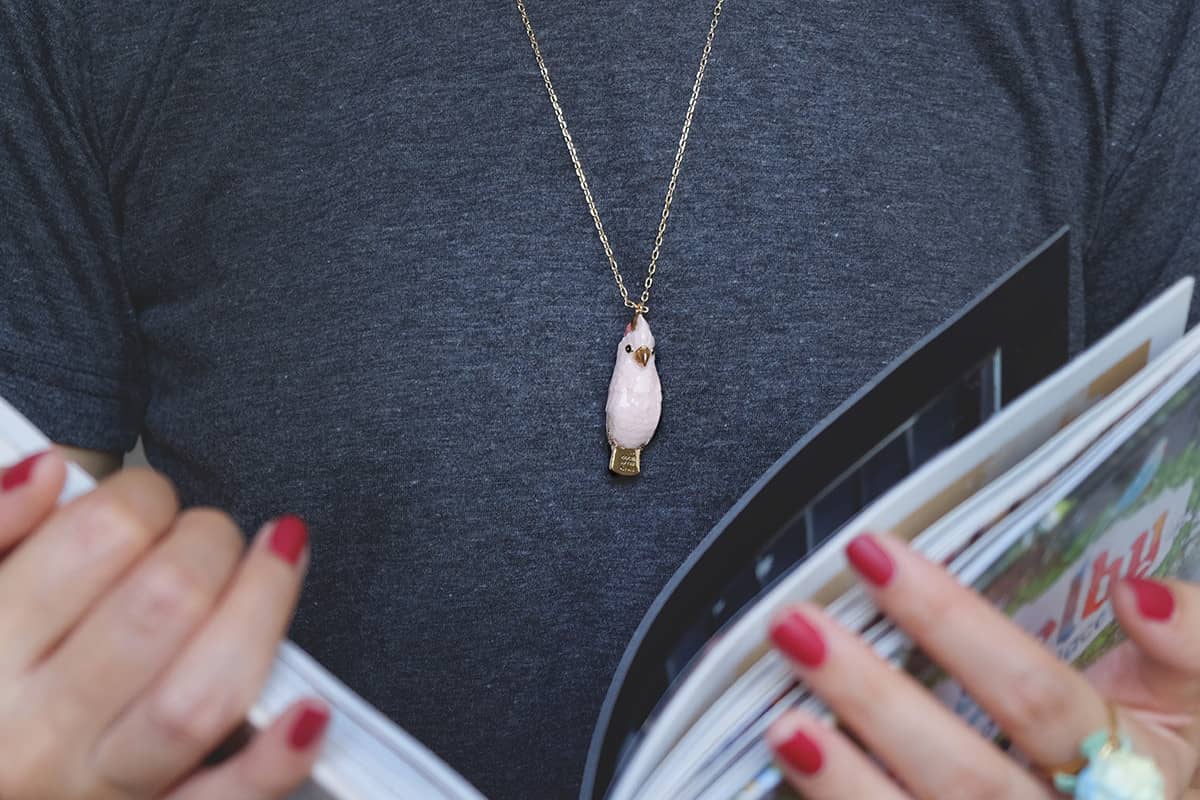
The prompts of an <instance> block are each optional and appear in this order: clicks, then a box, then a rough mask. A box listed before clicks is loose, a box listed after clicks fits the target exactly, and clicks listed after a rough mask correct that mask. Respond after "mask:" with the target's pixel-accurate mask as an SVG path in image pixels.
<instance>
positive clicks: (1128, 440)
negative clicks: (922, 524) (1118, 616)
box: [926, 360, 1200, 734]
mask: <svg viewBox="0 0 1200 800" xmlns="http://www.w3.org/2000/svg"><path fill="white" fill-rule="evenodd" d="M1197 373H1200V360H1197V361H1193V362H1192V364H1191V365H1190V366H1189V367H1188V368H1187V369H1185V370H1183V371H1181V373H1179V374H1178V375H1177V376H1176V380H1175V381H1173V382H1172V384H1177V383H1184V385H1183V386H1182V387H1176V386H1174V385H1172V386H1169V387H1166V388H1168V389H1173V390H1174V391H1172V392H1170V394H1169V398H1167V399H1166V400H1165V403H1162V404H1161V405H1160V407H1159V408H1157V409H1155V408H1154V407H1153V406H1150V405H1149V404H1148V407H1147V408H1146V409H1139V410H1140V411H1142V412H1143V413H1142V414H1140V415H1139V416H1140V417H1148V419H1145V420H1142V419H1134V420H1131V421H1130V424H1129V425H1128V426H1126V427H1134V423H1140V425H1138V426H1137V427H1136V430H1134V431H1132V432H1130V433H1129V434H1128V435H1127V437H1124V438H1123V441H1121V443H1120V444H1119V446H1115V447H1111V448H1109V449H1110V451H1111V452H1110V453H1109V454H1107V455H1105V454H1103V453H1097V454H1094V455H1093V458H1091V459H1089V460H1088V461H1085V462H1083V463H1081V464H1080V465H1079V466H1078V468H1077V469H1075V470H1073V471H1072V474H1069V475H1066V476H1064V480H1063V481H1061V482H1060V483H1059V484H1058V485H1056V486H1055V487H1054V491H1053V492H1052V493H1049V494H1048V496H1047V497H1046V498H1045V499H1044V500H1043V502H1041V503H1039V504H1038V506H1037V507H1034V508H1031V509H1029V511H1027V512H1026V513H1025V514H1024V515H1022V516H1023V517H1024V519H1022V520H1020V522H1021V523H1023V524H1019V525H1014V526H1012V527H1013V530H1011V531H1009V532H1007V534H1006V536H1005V537H1004V539H1003V540H1002V541H999V542H997V543H995V544H994V545H992V546H991V547H988V548H985V549H984V551H983V552H982V553H981V554H980V555H979V556H978V560H979V567H978V571H980V572H981V573H982V574H981V575H979V577H977V578H976V579H974V580H973V581H972V585H973V586H974V588H975V589H976V590H977V591H979V592H980V593H982V594H983V595H984V596H985V597H987V598H988V599H989V600H991V601H992V602H993V603H995V604H996V605H997V606H999V607H1001V608H1003V609H1004V610H1005V612H1006V613H1007V614H1008V615H1009V616H1011V617H1012V618H1013V620H1014V621H1016V622H1017V623H1018V624H1020V625H1021V627H1023V628H1024V629H1025V630H1026V631H1028V632H1029V633H1030V634H1031V635H1034V636H1036V637H1037V638H1038V639H1039V640H1041V641H1042V642H1044V643H1045V644H1046V645H1047V647H1050V648H1051V649H1053V650H1054V651H1055V653H1056V654H1057V655H1058V656H1059V658H1061V659H1063V660H1064V661H1068V662H1070V663H1072V664H1073V665H1075V666H1076V667H1077V668H1079V669H1083V670H1103V669H1105V668H1106V663H1107V662H1106V661H1105V659H1104V656H1105V654H1106V653H1108V652H1109V651H1111V650H1112V649H1113V648H1114V647H1115V646H1117V645H1118V644H1119V643H1120V642H1121V641H1122V640H1123V637H1122V634H1121V631H1120V628H1119V627H1118V626H1117V624H1116V622H1115V619H1114V616H1113V612H1112V607H1111V604H1110V603H1109V602H1108V598H1109V593H1110V592H1111V590H1112V588H1113V587H1114V586H1115V585H1116V583H1117V582H1118V581H1119V580H1121V579H1122V578H1125V577H1130V576H1133V577H1151V576H1153V577H1174V578H1180V579H1183V580H1191V581H1194V580H1198V579H1200V536H1198V535H1197V530H1196V520H1197V517H1196V515H1197V511H1200V377H1197ZM1163 394H1167V392H1163ZM1114 438H1115V437H1114ZM1097 461H1098V462H1099V463H1092V462H1097ZM932 674H933V673H932V672H930V673H927V674H926V679H927V681H929V682H931V683H936V692H937V693H938V695H939V696H940V697H942V698H943V700H945V701H946V702H947V703H948V704H949V705H950V706H951V707H952V708H954V709H955V710H956V712H958V713H959V714H960V715H961V716H964V717H965V718H967V719H969V720H971V721H972V722H974V723H975V724H976V725H977V726H978V727H980V729H982V730H984V731H986V732H989V733H992V734H995V732H996V731H995V730H994V728H993V726H992V725H991V723H990V721H988V720H987V719H986V717H984V715H983V714H982V712H980V711H979V709H978V707H976V706H975V705H974V703H973V702H972V701H971V700H970V698H969V697H967V695H966V694H965V693H964V692H962V690H961V689H960V688H959V687H958V686H957V685H956V684H954V683H952V682H950V681H934V680H932V677H931V675H932Z"/></svg>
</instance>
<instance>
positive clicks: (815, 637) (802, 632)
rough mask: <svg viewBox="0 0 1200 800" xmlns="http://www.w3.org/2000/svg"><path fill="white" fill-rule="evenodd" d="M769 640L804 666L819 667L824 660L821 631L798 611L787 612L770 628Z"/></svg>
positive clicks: (823, 643)
mask: <svg viewBox="0 0 1200 800" xmlns="http://www.w3.org/2000/svg"><path fill="white" fill-rule="evenodd" d="M771 641H772V642H774V643H775V646H776V647H778V648H779V649H780V650H782V651H783V652H784V653H785V654H787V655H788V656H789V657H790V658H793V659H795V660H796V661H799V662H800V663H801V664H803V665H804V666H806V667H819V666H821V662H823V661H824V660H825V641H824V640H823V639H822V638H821V632H820V631H818V630H817V629H816V628H815V627H813V624H812V623H811V622H809V621H808V620H806V619H805V618H804V617H803V616H802V615H801V614H800V612H798V611H791V612H788V614H787V615H785V616H784V617H783V618H782V619H780V620H779V621H778V622H776V623H775V627H773V628H771Z"/></svg>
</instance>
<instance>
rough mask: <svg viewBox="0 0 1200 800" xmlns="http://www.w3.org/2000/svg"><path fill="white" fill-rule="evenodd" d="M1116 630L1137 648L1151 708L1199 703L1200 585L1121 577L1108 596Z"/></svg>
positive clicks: (1176, 706) (1140, 674)
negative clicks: (1111, 601)
mask: <svg viewBox="0 0 1200 800" xmlns="http://www.w3.org/2000/svg"><path fill="white" fill-rule="evenodd" d="M1112 598H1113V610H1114V612H1115V613H1116V616H1117V621H1118V622H1119V623H1120V624H1121V629H1122V630H1123V631H1124V632H1125V634H1126V635H1127V636H1128V637H1129V638H1130V640H1131V641H1132V642H1133V643H1134V644H1135V645H1136V652H1137V669H1138V677H1139V678H1140V679H1141V680H1140V683H1141V685H1142V686H1143V687H1144V689H1145V690H1147V691H1148V692H1149V694H1150V695H1151V699H1152V701H1153V702H1152V703H1142V704H1141V705H1146V706H1148V707H1151V708H1166V709H1170V708H1179V709H1190V708H1195V707H1197V705H1198V703H1200V586H1195V585H1192V584H1188V583H1183V582H1181V581H1173V580H1161V581H1157V580H1148V579H1144V578H1126V579H1125V580H1123V581H1121V582H1120V583H1118V584H1117V587H1116V589H1115V590H1114V591H1113V593H1112Z"/></svg>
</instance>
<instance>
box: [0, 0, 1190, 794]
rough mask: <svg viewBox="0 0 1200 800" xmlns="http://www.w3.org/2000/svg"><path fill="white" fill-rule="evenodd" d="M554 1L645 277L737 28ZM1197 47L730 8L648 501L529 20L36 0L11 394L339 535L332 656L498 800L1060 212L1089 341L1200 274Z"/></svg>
mask: <svg viewBox="0 0 1200 800" xmlns="http://www.w3.org/2000/svg"><path fill="white" fill-rule="evenodd" d="M529 10H530V14H531V16H532V18H533V22H534V24H535V26H536V29H537V31H538V33H539V37H540V39H541V41H542V44H543V50H544V53H545V56H546V58H547V61H548V63H549V66H550V69H551V73H552V76H553V77H554V80H555V83H556V87H557V89H558V93H559V97H560V99H561V100H562V102H563V104H564V106H565V109H566V113H567V116H568V121H569V123H570V125H571V129H572V132H573V133H574V136H575V141H576V143H577V144H578V146H579V149H580V152H581V155H582V158H583V161H584V165H585V167H586V168H587V170H588V172H589V175H590V179H591V185H592V188H593V191H594V192H595V195H596V198H597V202H598V203H599V205H600V209H601V213H602V214H603V217H604V220H605V222H606V224H607V227H608V231H609V235H610V237H611V240H612V242H613V245H614V247H615V249H616V253H617V256H618V259H619V260H620V261H621V263H622V264H623V266H624V270H625V276H626V279H627V281H628V282H629V283H630V284H631V285H634V286H636V285H639V284H640V282H641V280H642V277H643V274H644V272H643V270H644V265H645V263H646V260H647V257H648V253H649V246H650V242H651V239H652V236H653V232H654V228H655V226H656V224H657V222H658V215H659V212H660V209H661V204H662V197H663V192H664V190H665V185H666V179H667V176H668V173H669V169H670V164H671V157H672V155H673V153H674V147H675V144H676V141H677V138H678V135H679V129H680V125H681V123H682V118H683V112H684V109H685V107H686V102H687V93H688V91H689V89H690V87H691V83H692V78H693V76H694V74H695V69H696V63H697V60H698V58H699V53H700V48H701V45H702V43H703V37H704V33H705V29H706V25H707V22H708V18H709V14H710V12H711V5H710V3H709V2H708V0H694V1H689V2H675V3H667V2H649V0H626V2H620V3H617V2H609V0H603V2H587V3H585V2H579V1H578V0H575V1H572V2H555V3H551V2H539V1H538V0H530V3H529ZM1198 26H1200V13H1197V10H1196V4H1195V3H1194V2H1191V1H1190V0H1161V1H1157V2H1149V1H1147V2H1140V3H1139V2H1109V3H1103V4H1101V3H1079V4H1073V3H1070V4H1069V3H1052V2H1042V1H1041V0H1026V2H1023V3H1021V2H1015V3H1010V2H971V3H939V2H917V3H895V2H892V0H865V1H864V2H855V3H844V2H843V3H839V2H822V3H812V2H797V1H796V0H758V1H757V2H755V1H753V0H730V1H729V2H728V3H727V6H726V8H725V13H724V14H723V16H722V22H721V26H720V28H719V30H718V32H717V37H716V43H715V47H714V50H713V55H712V61H711V63H710V65H709V74H708V77H707V80H706V83H705V86H704V91H703V94H702V97H701V100H700V106H699V110H698V112H697V115H696V120H695V124H694V126H693V128H692V135H691V142H690V145H689V150H688V154H687V159H686V161H685V163H684V167H683V176H682V179H681V182H680V187H679V193H678V195H677V197H676V201H675V205H674V207H673V213H672V216H671V224H670V229H669V230H668V232H667V238H666V244H665V246H664V249H663V255H662V259H661V262H660V269H659V273H658V278H657V281H656V283H655V286H654V297H653V303H652V306H653V311H652V315H651V318H650V319H651V321H652V324H653V326H654V332H655V335H656V337H657V362H658V369H659V373H660V375H661V376H662V382H663V387H664V395H665V405H664V411H663V418H662V424H661V427H660V429H659V432H658V435H657V438H656V439H655V440H654V442H653V443H652V444H651V446H650V447H649V448H648V450H647V451H646V452H645V454H644V456H643V466H644V470H645V471H644V474H643V475H642V476H641V477H640V478H638V479H636V480H619V479H616V478H614V477H612V476H610V475H609V474H608V473H607V470H606V466H607V458H608V452H607V444H606V442H605V437H604V430H603V424H604V422H603V420H604V411H603V407H604V401H605V393H606V389H607V384H608V379H609V376H610V374H611V370H612V363H613V362H612V360H613V356H614V351H615V346H616V343H617V341H618V339H619V338H620V335H621V332H622V328H623V327H624V325H625V322H626V321H627V314H626V312H625V310H624V309H623V308H622V306H621V304H620V301H619V299H618V296H617V292H616V288H615V286H614V285H613V282H612V276H611V275H610V273H609V269H608V265H607V263H606V261H605V259H604V257H603V254H602V251H601V249H600V245H599V243H598V241H597V238H596V234H595V231H594V230H593V227H592V223H591V221H590V219H589V217H588V215H587V211H586V208H585V206H584V203H583V200H582V197H581V195H580V191H579V187H578V185H577V183H576V179H575V176H574V173H573V171H572V168H571V166H570V163H569V161H568V159H567V155H566V151H565V147H564V145H563V142H562V139H561V137H560V134H559V131H558V127H557V124H556V123H555V120H554V117H553V114H552V111H551V108H550V105H549V102H548V100H547V98H546V96H545V91H544V88H543V86H542V83H541V79H540V77H539V76H538V73H537V70H536V66H535V63H534V60H533V56H532V54H531V52H530V49H529V45H528V43H527V41H526V39H525V34H524V32H523V30H522V28H521V25H520V21H519V17H518V15H517V11H516V9H515V7H514V6H513V4H512V3H509V2H482V0H462V2H426V0H421V1H420V2H413V3H382V2H374V0H349V1H348V2H340V3H299V4H297V3H295V2H289V3H268V2H255V3H246V2H232V1H231V0H226V1H222V0H208V1H206V2H196V1H195V0H184V2H172V3H168V2H163V1H162V0H140V2H131V1H128V0H106V2H92V1H90V0H79V2H74V3H66V4H58V3H42V2H36V0H0V98H2V103H0V148H2V150H0V208H2V209H3V214H4V216H3V221H2V223H0V275H2V276H3V289H2V291H0V393H3V394H4V395H5V396H8V397H10V398H11V399H12V400H13V401H14V402H15V403H16V404H17V405H18V406H19V407H21V408H22V409H24V410H25V411H26V412H28V414H29V415H30V416H31V417H32V419H33V420H34V422H36V423H37V424H38V425H40V426H42V427H43V428H44V429H46V430H47V432H48V433H49V434H50V435H51V436H52V437H53V438H54V439H56V440H58V441H60V442H63V443H68V444H72V445H79V446H84V447H91V448H101V449H109V450H125V449H128V448H130V447H131V446H132V445H133V444H134V441H135V440H136V438H137V437H138V436H139V435H141V436H142V437H143V438H144V440H145V445H146V452H147V453H148V456H149V458H150V460H151V461H152V462H153V463H154V464H155V465H156V466H158V467H159V468H160V469H162V470H163V471H165V472H166V473H167V474H168V475H169V476H170V477H171V478H173V479H174V480H175V481H176V482H177V483H178V485H179V487H180V490H181V492H182V496H183V498H184V499H185V501H186V502H187V503H213V504H217V505H219V506H222V507H225V508H228V509H230V510H231V511H232V512H233V513H234V514H235V516H236V517H237V518H238V520H239V521H240V522H242V523H243V524H244V525H246V526H247V527H253V526H257V525H258V524H259V523H261V522H263V521H264V520H265V519H267V518H268V517H270V516H271V515H274V514H276V513H279V512H282V511H294V512H297V513H300V514H302V515H304V516H305V517H307V519H308V520H309V521H310V523H311V526H312V529H313V565H312V570H311V573H310V575H309V578H308V582H307V586H306V589H305V592H304V596H303V599H302V602H301V608H300V612H299V615H298V618H297V621H296V624H295V626H294V628H293V631H292V635H293V636H294V638H295V639H296V640H297V641H298V642H299V643H300V644H301V645H302V646H304V647H305V648H307V649H308V650H310V651H311V652H313V653H314V654H315V655H316V656H317V657H318V658H319V659H320V660H321V661H322V662H324V663H325V664H326V665H327V666H328V667H330V668H331V669H333V670H334V671H335V672H337V673H338V674H339V675H341V676H342V677H343V678H344V679H345V680H346V681H347V682H348V683H349V684H350V685H351V686H352V687H353V688H355V689H356V690H358V691H359V692H361V693H362V694H363V695H364V696H365V697H366V698H367V699H368V700H370V701H371V702H372V703H374V704H376V705H378V706H379V707H380V708H381V709H382V710H383V711H384V712H385V713H387V714H388V715H390V716H391V717H393V718H394V719H396V720H397V721H398V722H399V723H401V724H402V725H404V726H405V727H406V728H408V729H409V730H410V731H412V732H413V733H414V734H415V735H416V736H418V737H419V738H421V739H422V740H424V741H425V742H426V743H428V744H429V745H430V746H431V747H432V748H433V749H434V750H435V751H437V752H438V753H439V754H440V755H442V756H443V757H445V758H446V759H447V760H448V761H449V762H450V763H451V764H453V765H454V766H455V767H457V768H458V769H460V770H461V771H462V772H463V773H464V774H465V775H466V776H467V777H468V778H469V779H470V780H472V781H473V782H475V783H476V784H477V785H478V786H479V787H480V788H481V789H482V790H484V792H485V793H487V794H489V795H491V796H493V797H496V798H517V797H522V798H524V797H565V796H568V795H570V794H571V793H572V792H573V791H575V787H576V786H577V784H578V780H579V777H580V774H581V771H582V762H583V755H584V751H585V747H586V743H587V740H588V737H589V734H590V731H591V728H592V724H593V722H594V719H595V714H596V711H597V709H598V706H599V704H600V701H601V699H602V697H603V694H604V691H605V688H606V685H607V682H608V680H609V677H610V675H611V673H612V670H613V668H614V666H615V664H616V662H617V659H618V658H619V656H620V653H621V651H622V648H623V647H624V645H625V643H626V641H627V639H628V637H629V635H630V634H631V632H632V631H633V629H634V627H635V626H636V624H637V622H638V620H639V618H640V616H641V615H642V613H643V612H644V610H645V609H646V607H647V606H648V604H649V603H650V601H651V599H652V598H653V596H654V595H655V594H656V593H657V592H658V590H659V589H660V587H661V586H662V585H663V583H664V581H665V580H666V579H667V577H668V576H669V575H670V574H671V572H672V571H673V570H674V569H675V567H676V566H677V565H678V564H679V563H680V562H681V560H682V559H683V558H684V556H685V555H686V554H687V552H688V551H689V550H690V548H691V547H692V546H693V545H694V544H695V543H696V542H697V541H698V540H699V539H700V538H701V536H703V534H704V533H705V532H706V531H707V530H708V529H709V527H710V526H711V525H712V524H713V523H714V522H716V521H717V519H718V518H719V517H720V516H721V514H722V513H723V511H724V510H725V509H726V508H727V507H728V506H729V505H730V504H731V503H732V502H733V501H734V500H735V499H736V498H737V497H738V496H739V495H740V494H741V493H742V492H743V491H744V490H745V489H746V488H747V487H748V486H749V485H750V484H751V483H752V482H753V481H754V479H755V478H756V477H757V476H758V475H759V473H760V472H762V471H763V470H764V469H765V468H766V467H768V466H769V465H770V464H771V463H772V461H773V460H774V459H775V458H776V457H777V456H779V455H780V454H781V453H782V452H783V451H784V450H785V449H786V448H787V447H788V445H790V444H791V443H792V442H793V441H795V440H796V439H797V438H799V437H800V436H801V435H802V434H803V433H804V432H805V431H806V430H807V429H808V428H809V427H810V426H812V425H813V424H814V423H815V422H816V421H818V420H819V419H820V418H821V417H822V416H823V415H824V414H826V413H827V412H828V411H829V410H831V409H832V408H833V407H834V406H835V405H836V404H837V403H838V402H839V401H841V400H842V399H844V398H845V397H846V396H847V395H849V394H850V393H851V392H853V391H854V390H855V389H856V388H858V387H859V386H860V385H861V384H862V383H863V382H864V381H866V380H867V379H868V378H869V377H870V376H871V375H872V374H873V373H875V372H876V371H877V370H878V369H879V368H880V367H881V366H883V365H884V364H885V363H887V362H888V361H889V360H890V359H892V358H893V357H894V356H896V355H897V354H898V353H900V352H901V351H902V350H903V349H905V348H906V347H908V346H909V345H910V344H912V343H913V342H914V341H916V340H917V339H918V338H919V337H920V336H922V335H923V334H924V333H926V332H927V331H929V330H930V329H931V328H933V327H934V326H935V325H937V324H938V323H939V322H941V321H942V320H944V319H945V318H947V317H948V316H950V315H951V314H952V313H953V312H954V311H955V310H957V309H958V308H959V307H960V306H961V305H962V304H963V303H964V302H966V301H967V300H968V299H970V298H971V297H972V296H973V295H974V294H975V293H976V292H978V291H979V290H980V289H981V288H982V287H984V286H985V285H986V284H988V283H989V282H990V281H991V280H993V279H994V278H995V277H997V276H998V275H999V274H1000V273H1001V272H1003V271H1004V270H1006V269H1007V268H1009V267H1010V266H1012V265H1013V264H1014V263H1015V262H1016V260H1017V259H1018V258H1019V257H1020V256H1021V255H1023V254H1024V253H1026V252H1027V251H1028V250H1029V249H1030V248H1032V247H1033V246H1035V245H1036V244H1038V243H1039V242H1041V241H1042V240H1043V239H1044V238H1045V237H1046V236H1047V235H1048V234H1050V233H1051V232H1052V231H1054V230H1055V229H1056V228H1057V227H1058V226H1060V225H1061V224H1064V223H1067V224H1070V225H1071V226H1072V228H1073V236H1072V247H1073V252H1072V265H1073V267H1072V269H1073V273H1072V274H1073V287H1072V298H1073V315H1074V323H1073V325H1074V327H1073V331H1074V333H1073V336H1074V342H1075V344H1076V345H1079V344H1082V343H1083V342H1084V341H1085V340H1089V339H1092V338H1094V337H1095V336H1096V335H1098V334H1099V333H1102V332H1103V331H1104V330H1106V329H1107V328H1109V327H1111V325H1112V324H1114V322H1115V321H1117V320H1119V319H1120V318H1122V317H1123V316H1124V315H1126V314H1127V313H1128V312H1129V311H1130V310H1131V309H1132V308H1134V307H1135V306H1136V305H1137V304H1138V303H1139V302H1141V301H1142V300H1143V299H1144V298H1145V297H1146V295H1147V293H1148V292H1151V291H1153V290H1154V289H1155V288H1156V287H1160V286H1162V285H1164V283H1165V282H1167V281H1168V280H1170V279H1171V278H1173V277H1176V276H1178V275H1179V274H1182V273H1186V272H1190V271H1193V270H1195V269H1196V268H1197V266H1198V265H1200V221H1198V217H1200V213H1198V204H1200V28H1198ZM1029 324H1031V325H1037V324H1038V323H1037V320H1036V319H1031V320H1030V321H1029Z"/></svg>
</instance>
